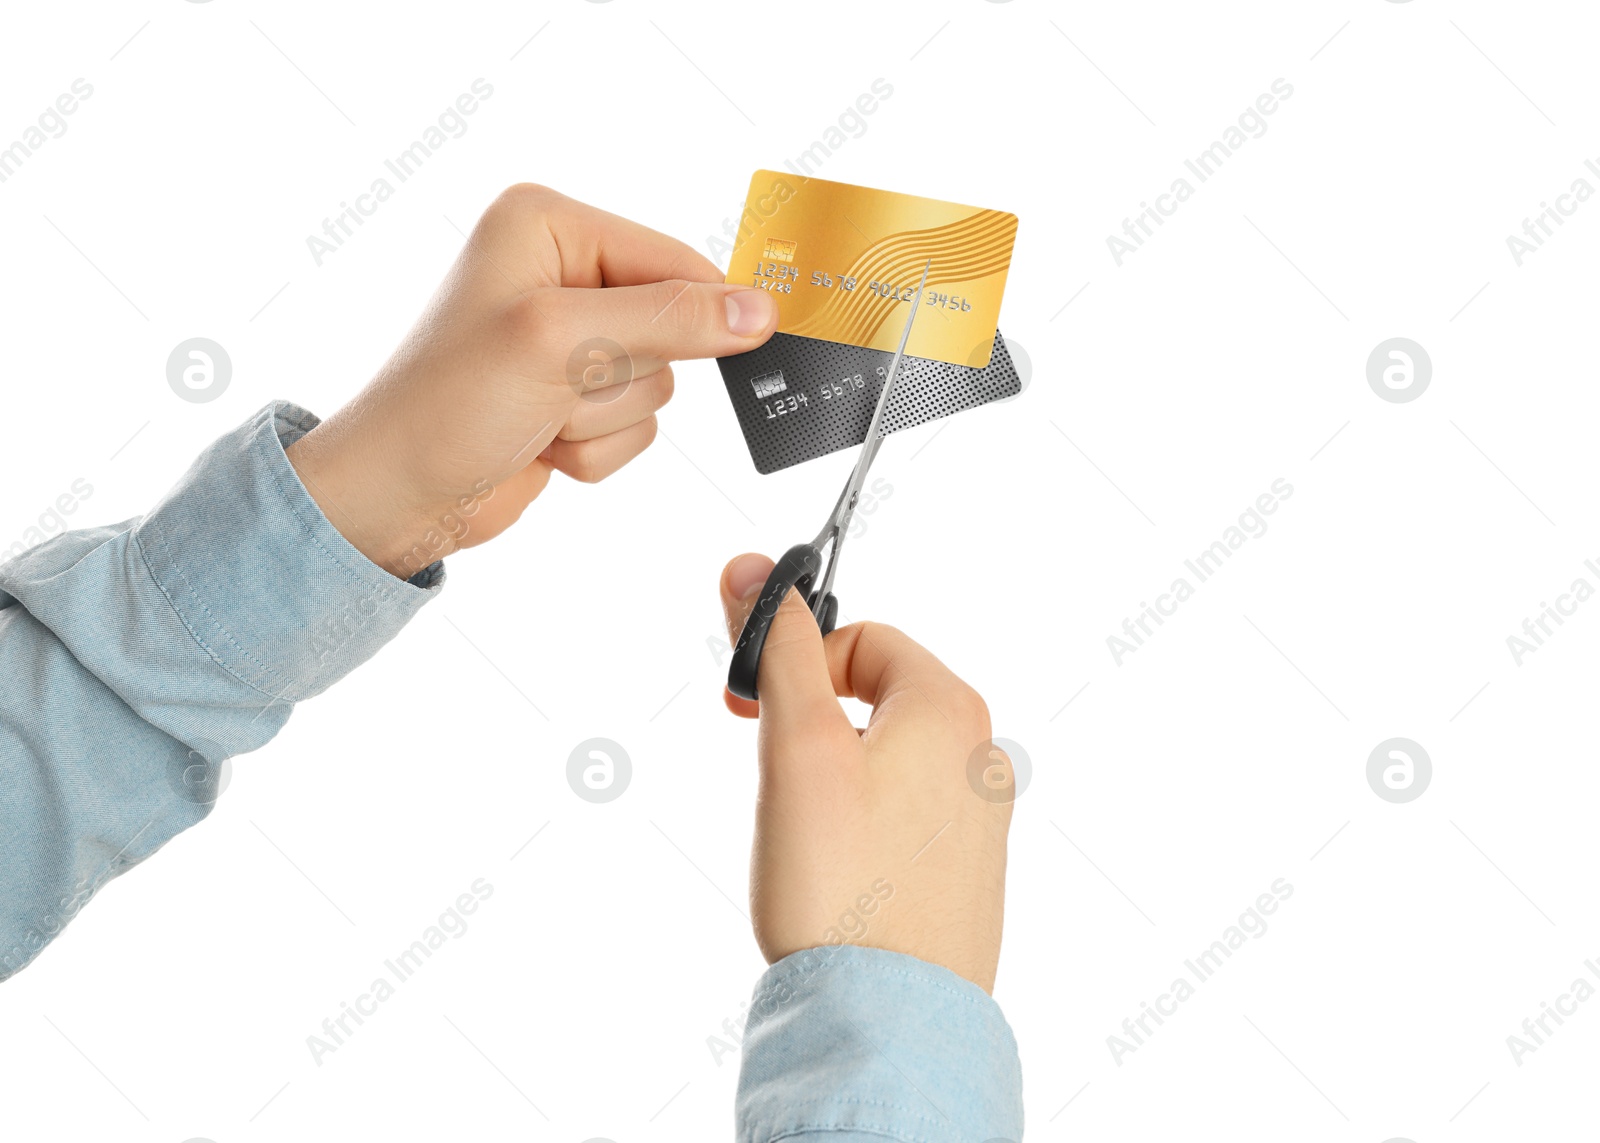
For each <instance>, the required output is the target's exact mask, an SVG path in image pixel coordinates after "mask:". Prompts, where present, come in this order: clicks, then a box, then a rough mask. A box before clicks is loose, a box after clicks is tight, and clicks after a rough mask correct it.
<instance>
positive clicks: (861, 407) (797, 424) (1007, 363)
mask: <svg viewBox="0 0 1600 1143" xmlns="http://www.w3.org/2000/svg"><path fill="white" fill-rule="evenodd" d="M893 360H894V354H892V353H887V352H884V351H883V350H878V349H863V348H861V347H859V346H854V345H841V344H840V343H838V342H834V341H820V340H818V339H816V338H811V337H797V336H795V335H794V334H789V333H775V334H773V335H772V339H771V340H770V341H768V342H767V343H766V344H765V345H763V346H762V347H761V348H759V349H753V350H751V351H750V352H749V353H740V354H736V355H735V356H733V357H719V358H718V359H717V366H718V368H720V369H721V370H722V383H723V385H725V386H726V387H727V390H728V399H729V400H731V401H732V402H733V411H734V413H735V414H736V415H737V416H738V418H739V427H740V429H742V430H743V431H744V439H745V444H747V445H748V446H749V448H750V458H751V459H752V460H753V461H755V465H756V471H757V472H760V473H763V474H764V473H769V472H777V471H778V470H779V469H783V468H788V467H790V466H791V465H796V464H800V463H801V462H803V461H807V460H811V459H813V458H814V457H819V456H826V455H827V454H828V453H830V452H838V451H839V450H840V449H845V448H851V447H853V446H855V445H859V444H860V443H861V442H862V441H864V440H866V439H867V429H868V427H869V426H870V425H871V424H872V411H873V409H875V408H876V407H877V404H878V394H879V392H880V391H881V390H882V388H883V378H884V376H885V375H886V374H887V372H888V369H889V363H890V362H891V361H893ZM779 374H781V377H779V376H775V375H779ZM858 378H859V379H860V380H859V382H858V381H857V379H858ZM780 384H781V387H780ZM1020 392H1022V380H1021V378H1019V377H1018V376H1017V370H1016V367H1015V366H1014V365H1012V363H1011V355H1010V354H1009V353H1007V352H1006V342H1005V338H1004V337H1002V336H1001V335H1000V333H999V331H998V330H997V331H996V332H995V335H994V347H993V351H992V354H991V356H990V358H989V364H988V365H985V366H984V367H983V368H981V369H975V368H970V367H968V366H962V365H951V364H949V363H947V362H944V361H932V360H929V359H928V358H925V357H909V356H908V357H905V358H902V359H901V361H900V377H899V380H898V381H896V383H895V388H894V394H893V395H892V396H891V397H890V398H889V406H888V408H886V409H885V410H884V414H883V431H884V434H885V435H887V434H889V433H894V432H899V431H900V430H901V429H909V428H911V427H912V426H914V425H922V424H926V423H927V422H929V421H936V420H938V419H939V418H940V417H948V416H949V415H950V414H951V413H959V412H961V410H963V409H973V408H976V407H977V406H979V405H987V404H989V402H991V401H999V400H1002V399H1003V398H1006V397H1015V396H1016V395H1017V394H1018V393H1020ZM758 393H760V394H764V395H763V396H757V394H758Z"/></svg>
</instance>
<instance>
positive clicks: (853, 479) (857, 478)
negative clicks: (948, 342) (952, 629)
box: [811, 258, 933, 622]
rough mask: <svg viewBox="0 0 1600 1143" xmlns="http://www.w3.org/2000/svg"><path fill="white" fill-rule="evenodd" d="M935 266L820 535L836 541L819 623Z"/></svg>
mask: <svg viewBox="0 0 1600 1143" xmlns="http://www.w3.org/2000/svg"><path fill="white" fill-rule="evenodd" d="M932 266H933V260H932V259H931V258H930V259H929V260H928V261H926V262H924V263H923V264H922V280H921V281H919V282H918V283H917V292H916V295H915V296H914V297H913V299H912V302H911V312H910V313H908V314H906V324H905V328H904V329H902V330H901V331H900V344H899V345H898V346H897V347H896V348H895V351H894V359H893V360H891V361H890V362H889V372H888V373H887V374H885V375H884V378H883V391H882V392H880V393H879V394H878V404H877V407H876V408H874V409H873V410H872V423H871V424H870V425H868V426H867V439H866V440H865V441H864V442H862V445H861V455H860V456H859V457H857V458H856V466H855V467H854V468H853V469H851V470H850V479H849V480H847V481H846V482H845V486H844V491H843V492H841V493H840V494H839V502H838V503H837V504H835V505H834V507H833V514H832V515H831V516H829V517H828V523H827V524H826V525H824V526H823V529H822V531H821V532H820V533H818V534H817V540H816V546H817V547H818V548H821V547H822V546H823V544H824V543H825V542H826V541H827V540H829V539H830V538H831V539H832V541H833V544H832V546H831V547H830V548H829V551H828V566H827V570H826V571H825V572H824V573H823V576H822V583H821V585H820V586H819V587H818V588H817V590H816V592H815V593H814V595H813V596H812V604H811V610H812V614H814V615H816V616H817V618H818V620H819V622H820V620H821V618H822V609H823V608H824V607H825V606H826V603H827V599H828V596H829V594H830V593H831V592H832V591H833V573H834V569H835V568H837V567H838V566H839V549H840V548H841V547H843V546H844V538H845V535H846V533H848V532H849V530H850V519H851V517H852V516H853V515H854V514H855V510H856V501H857V500H859V499H860V497H861V487H862V485H864V484H865V483H866V481H867V470H868V469H870V468H871V467H872V461H873V459H874V458H875V457H876V456H877V455H878V448H879V447H880V446H881V445H882V444H883V435H882V434H883V415H884V412H885V411H886V410H887V409H888V407H889V398H890V397H891V396H892V395H893V394H894V385H895V379H896V377H898V376H899V373H900V361H901V359H902V358H903V357H905V355H906V342H907V341H909V340H910V339H911V323H912V322H914V321H916V320H917V308H918V307H919V306H920V305H921V304H922V290H923V287H924V286H926V285H927V284H928V271H929V270H930V269H931V268H932Z"/></svg>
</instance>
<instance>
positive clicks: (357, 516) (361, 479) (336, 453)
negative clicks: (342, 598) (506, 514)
mask: <svg viewBox="0 0 1600 1143" xmlns="http://www.w3.org/2000/svg"><path fill="white" fill-rule="evenodd" d="M371 439H372V438H371V437H370V435H368V434H364V433H363V434H355V433H351V432H347V431H345V430H344V429H343V427H342V426H341V425H340V424H339V423H338V418H337V417H335V418H331V419H330V420H328V421H326V422H324V423H323V424H321V425H318V426H317V427H316V428H315V429H313V430H312V431H311V432H309V433H307V434H306V435H305V436H304V437H302V438H300V439H299V440H298V441H296V442H295V443H294V444H292V445H290V446H289V448H288V449H287V450H285V455H286V456H287V457H288V459H289V463H290V465H292V466H293V468H294V470H295V474H296V475H297V476H298V477H299V478H300V482H301V483H302V484H303V485H304V486H305V489H306V492H307V493H308V494H309V495H310V496H311V498H312V499H313V500H315V501H316V503H317V507H318V508H320V509H321V510H322V514H323V515H324V516H326V517H327V519H328V522H329V523H330V524H332V525H333V526H334V527H335V528H337V529H338V530H339V532H340V534H341V535H343V536H344V538H345V539H347V540H348V541H350V544H351V546H352V547H354V548H355V549H356V550H357V551H359V552H360V553H361V554H362V555H364V556H366V557H367V559H369V560H371V561H372V562H373V563H374V564H376V565H377V566H378V567H380V568H382V569H383V570H384V571H386V572H388V573H389V574H390V575H393V576H395V577H397V578H399V579H410V578H411V577H412V576H414V575H416V574H417V573H418V572H419V571H421V570H422V569H423V568H425V567H427V566H428V565H429V564H431V563H433V562H434V561H435V560H438V559H442V558H443V557H444V556H446V555H449V554H450V553H451V552H453V551H454V550H455V543H454V540H453V538H452V537H450V536H449V535H448V534H447V533H445V532H443V531H442V530H441V529H440V528H439V527H438V526H437V525H436V523H435V521H436V520H437V519H438V518H439V514H438V513H437V512H433V511H430V510H429V509H428V507H426V506H425V505H424V503H423V500H424V498H423V497H422V496H421V495H419V493H418V492H417V490H416V489H414V488H413V487H412V482H411V478H410V474H409V473H407V472H405V471H402V470H400V468H399V466H398V465H397V464H396V460H397V459H399V458H402V457H405V456H407V455H408V454H407V453H406V452H405V451H404V450H403V449H400V448H396V447H393V446H389V445H385V444H382V443H379V442H372V443H371V444H370V445H367V444H365V443H364V442H368V441H371Z"/></svg>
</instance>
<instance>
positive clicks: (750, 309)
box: [725, 290, 777, 337]
mask: <svg viewBox="0 0 1600 1143" xmlns="http://www.w3.org/2000/svg"><path fill="white" fill-rule="evenodd" d="M725 300H726V302H727V305H728V330H729V331H730V332H731V333H736V334H738V335H739V336H740V337H749V336H751V335H752V334H757V333H760V332H761V331H762V330H764V329H766V328H767V323H768V322H770V321H771V320H772V307H773V306H774V305H776V304H777V303H776V302H774V301H773V300H772V299H771V298H770V297H768V296H767V294H766V292H765V291H764V290H734V291H732V292H731V293H729V294H728V295H727V297H726V299H725Z"/></svg>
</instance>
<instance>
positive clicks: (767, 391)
mask: <svg viewBox="0 0 1600 1143" xmlns="http://www.w3.org/2000/svg"><path fill="white" fill-rule="evenodd" d="M750 385H751V387H752V388H753V389H755V391H756V400H758V401H764V400H766V399H767V398H768V397H770V396H772V395H773V394H774V393H782V392H783V391H784V390H785V389H787V388H788V387H789V386H788V385H787V384H786V383H785V382H784V380H783V370H781V369H774V370H773V371H772V372H771V373H762V374H761V375H759V376H757V377H752V378H751V379H750Z"/></svg>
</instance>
